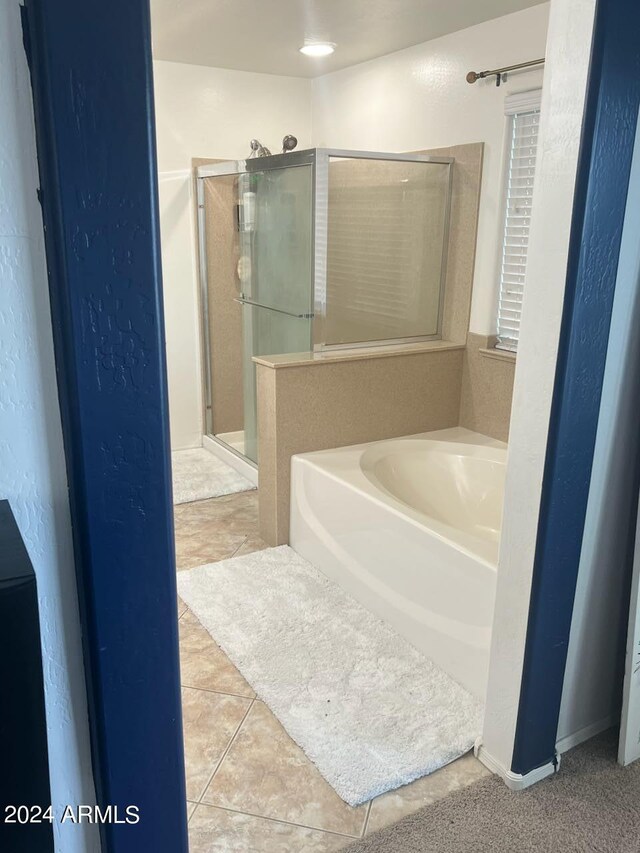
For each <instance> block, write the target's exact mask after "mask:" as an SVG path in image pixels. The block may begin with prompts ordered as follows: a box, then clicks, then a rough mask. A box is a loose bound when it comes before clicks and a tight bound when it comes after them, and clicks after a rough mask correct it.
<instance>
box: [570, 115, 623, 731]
mask: <svg viewBox="0 0 640 853" xmlns="http://www.w3.org/2000/svg"><path fill="white" fill-rule="evenodd" d="M639 128H640V125H639ZM638 233H640V132H637V133H636V145H635V152H634V160H633V171H632V174H631V179H630V181H629V197H628V199H627V211H626V217H625V225H624V232H623V237H622V245H621V249H620V262H619V266H618V277H617V281H616V292H615V298H614V304H613V312H612V316H611V330H610V332H609V345H608V348H607V363H606V368H605V375H604V384H603V388H602V400H601V402H600V417H599V421H598V433H597V438H596V447H595V451H594V458H593V471H592V474H591V485H590V487H589V502H588V505H587V516H586V520H585V532H584V539H583V542H582V553H581V557H580V569H579V574H578V585H577V588H576V598H575V605H574V613H573V619H572V622H571V636H570V639H569V650H568V655H567V671H566V676H565V681H564V688H563V693H562V705H561V708H560V720H559V725H558V739H559V740H560V741H562V740H563V739H566V738H570V739H571V738H573V737H574V736H575V734H576V733H579V732H585V733H589V732H590V731H593V730H594V729H596V730H598V729H603V728H607V727H608V726H609V725H613V724H614V723H616V722H617V717H618V713H619V705H618V702H619V699H620V693H619V688H620V678H621V674H622V673H621V670H620V668H619V665H620V660H619V654H620V636H621V629H622V631H623V632H624V631H625V630H626V627H627V623H626V618H625V617H626V614H625V606H626V605H628V595H629V591H628V586H627V570H628V560H629V543H630V531H632V530H635V527H636V520H637V519H636V516H635V515H633V516H632V515H631V514H630V512H629V508H630V507H631V506H632V505H633V498H634V488H635V470H636V464H635V463H636V459H635V448H636V445H637V441H638V426H639V425H640V276H639V273H640V248H639V247H638ZM625 594H626V595H625ZM625 598H626V600H625Z"/></svg>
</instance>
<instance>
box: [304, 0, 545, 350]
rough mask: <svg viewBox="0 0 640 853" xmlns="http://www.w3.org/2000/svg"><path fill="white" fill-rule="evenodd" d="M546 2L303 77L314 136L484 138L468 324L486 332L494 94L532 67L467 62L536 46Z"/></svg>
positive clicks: (387, 145) (495, 223)
mask: <svg viewBox="0 0 640 853" xmlns="http://www.w3.org/2000/svg"><path fill="white" fill-rule="evenodd" d="M548 14H549V6H548V4H546V3H545V4H542V5H539V6H534V7H532V8H530V9H526V10H525V11H522V12H517V13H514V14H512V15H506V16H504V17H502V18H497V19H495V20H492V21H487V22H486V23H484V24H479V25H477V26H475V27H470V28H468V29H466V30H461V31H459V32H456V33H452V34H450V35H447V36H443V37H442V38H439V39H434V40H433V41H429V42H425V43H424V44H420V45H416V46H415V47H411V48H408V49H407V50H401V51H398V52H397V53H392V54H389V55H388V56H383V57H381V58H379V59H374V60H371V61H370V62H365V63H363V64H361V65H356V66H353V67H351V68H347V69H344V70H343V71H337V72H334V73H333V74H327V75H325V76H323V77H319V78H316V79H315V80H314V81H313V141H314V145H319V146H324V145H326V146H331V147H338V148H355V149H365V150H372V149H373V150H380V151H412V150H419V149H422V148H439V147H442V146H446V145H457V144H461V143H465V142H485V143H486V145H485V152H484V158H485V159H484V173H483V182H482V195H481V199H480V217H479V222H478V247H477V255H476V267H475V278H474V290H473V303H472V312H471V331H473V332H479V333H481V334H493V333H495V316H496V305H497V301H496V300H497V284H498V247H499V242H500V230H501V225H500V219H501V206H500V198H501V191H502V159H503V151H504V135H505V134H504V132H505V118H504V100H505V97H506V96H507V95H509V94H511V93H513V92H521V91H526V90H528V89H534V88H539V87H540V85H541V83H542V72H541V71H540V70H534V71H528V72H527V73H525V74H515V73H514V74H511V75H510V76H509V80H508V82H507V83H506V84H504V85H502V86H500V88H497V87H496V84H495V79H490V80H484V81H478V82H477V83H474V84H473V85H469V84H468V83H467V82H466V80H465V77H466V74H467V72H468V71H472V70H473V71H481V70H483V69H486V68H498V67H501V66H504V65H508V64H511V63H516V62H523V61H525V60H528V59H538V58H540V57H542V56H544V50H545V39H546V30H547V20H548Z"/></svg>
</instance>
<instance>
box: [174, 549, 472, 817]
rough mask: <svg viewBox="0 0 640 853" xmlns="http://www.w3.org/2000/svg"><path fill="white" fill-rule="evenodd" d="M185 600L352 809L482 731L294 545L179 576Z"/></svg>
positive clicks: (440, 676)
mask: <svg viewBox="0 0 640 853" xmlns="http://www.w3.org/2000/svg"><path fill="white" fill-rule="evenodd" d="M178 591H179V594H180V596H181V598H182V599H183V601H185V603H186V604H188V606H189V607H190V608H191V610H192V611H193V612H194V613H195V615H196V617H197V618H198V619H199V620H200V622H201V623H202V624H203V625H204V627H205V628H206V629H207V630H208V631H209V633H210V634H211V636H212V637H213V638H214V640H215V641H216V642H217V643H218V644H219V645H220V646H221V647H222V649H223V650H224V651H225V652H226V653H227V655H228V656H229V658H230V659H231V660H232V661H233V663H234V664H235V665H236V666H237V667H238V669H239V670H240V672H241V673H242V674H243V675H244V677H245V678H246V679H247V681H248V682H249V683H250V684H251V686H252V687H253V689H254V690H255V691H256V693H257V694H258V696H259V697H260V698H261V699H262V700H263V701H264V702H266V704H267V705H268V706H269V707H270V708H271V710H272V711H273V712H274V713H275V715H276V717H277V718H278V719H279V720H280V722H281V723H282V725H283V726H284V728H285V729H286V731H287V732H288V733H289V735H290V736H291V737H292V738H293V740H294V741H296V743H297V744H298V745H299V746H300V747H302V749H303V750H304V751H305V753H306V754H307V755H308V757H309V758H310V759H311V761H313V763H314V764H315V765H316V767H317V768H318V770H319V771H320V773H321V774H322V775H323V776H324V778H325V779H326V780H327V781H328V782H329V784H330V785H332V786H333V788H334V789H335V790H336V791H337V793H338V794H339V795H340V796H341V797H342V798H343V799H344V800H345V801H346V802H347V803H349V804H350V805H353V806H355V805H359V804H360V803H363V802H366V801H367V800H370V799H371V798H372V797H375V796H377V795H378V794H382V793H384V792H385V791H388V790H391V789H393V788H397V787H399V786H400V785H404V784H406V783H408V782H411V781H412V780H413V779H417V778H418V777H420V776H425V775H426V774H428V773H431V772H433V771H434V770H437V769H438V768H439V767H442V766H443V765H445V764H448V763H449V762H450V761H453V760H454V759H456V758H458V757H459V756H461V755H463V754H464V753H465V752H467V751H468V750H469V749H470V748H471V746H472V745H473V742H474V740H475V738H476V736H477V735H478V734H479V732H480V730H481V719H482V707H481V705H480V703H478V702H477V700H476V699H475V698H474V697H472V696H471V695H470V694H469V693H467V691H466V690H464V689H463V688H462V687H461V686H460V685H459V684H457V683H456V682H455V681H453V680H452V679H451V678H450V677H449V676H448V675H447V674H446V673H444V672H442V670H440V669H438V668H437V667H436V666H435V665H434V664H433V663H432V662H431V661H430V660H429V659H428V658H426V657H424V655H422V653H421V652H419V651H417V649H415V648H414V647H413V646H411V645H410V644H409V643H407V642H406V640H404V639H403V638H402V637H400V636H398V635H397V634H396V633H395V632H394V631H393V630H392V629H391V628H389V627H388V626H387V625H386V624H385V623H384V622H382V621H381V620H379V619H378V618H377V617H375V616H374V615H373V614H372V613H370V612H369V611H368V610H366V609H365V608H364V607H362V606H361V605H360V604H359V603H358V602H356V601H355V600H354V599H353V598H351V597H350V596H348V595H347V594H346V593H345V592H343V591H342V589H340V587H338V586H337V585H336V584H334V583H333V582H332V581H330V580H328V578H326V577H325V576H324V575H322V574H321V573H320V572H318V571H317V570H316V569H315V568H314V567H313V566H312V565H311V564H310V563H308V562H307V561H306V560H303V559H302V557H300V556H299V555H298V554H297V553H296V552H295V551H293V549H291V548H289V547H288V546H287V545H283V546H280V547H278V548H268V549H267V550H265V551H259V552H257V553H254V554H248V555H247V556H244V557H236V558H233V559H230V560H223V561H222V562H219V563H212V564H210V565H207V566H198V567H197V568H195V569H191V570H190V571H184V572H180V573H179V574H178Z"/></svg>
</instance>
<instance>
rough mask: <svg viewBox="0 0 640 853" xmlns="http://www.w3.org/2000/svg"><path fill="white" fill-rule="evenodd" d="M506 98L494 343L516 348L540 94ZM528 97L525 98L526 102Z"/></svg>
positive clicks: (527, 241) (527, 246) (507, 347)
mask: <svg viewBox="0 0 640 853" xmlns="http://www.w3.org/2000/svg"><path fill="white" fill-rule="evenodd" d="M517 97H518V101H517V102H516V104H515V105H514V104H513V103H512V104H509V100H507V114H508V115H509V121H510V136H509V156H508V165H507V175H506V181H505V196H504V211H505V212H504V231H503V237H502V255H501V263H500V297H499V301H498V340H497V343H496V347H498V348H499V349H506V350H511V351H513V352H515V351H516V350H517V349H518V339H519V337H520V316H521V312H522V295H523V292H524V279H525V271H526V267H527V251H528V249H529V226H530V223H531V205H532V201H533V181H534V176H535V169H536V154H537V150H538V126H539V120H540V96H539V93H532V97H531V98H529V99H523V98H522V96H517ZM527 101H528V102H527Z"/></svg>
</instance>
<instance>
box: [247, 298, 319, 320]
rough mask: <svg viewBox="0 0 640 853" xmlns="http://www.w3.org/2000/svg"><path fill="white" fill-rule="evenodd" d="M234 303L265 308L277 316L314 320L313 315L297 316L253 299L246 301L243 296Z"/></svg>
mask: <svg viewBox="0 0 640 853" xmlns="http://www.w3.org/2000/svg"><path fill="white" fill-rule="evenodd" d="M233 301H234V302H239V303H240V305H251V306H252V307H253V308H264V309H265V310H266V311H275V312H276V313H277V314H284V315H285V316H287V317H295V319H296V320H312V319H313V316H314V315H313V313H311V314H295V313H294V312H292V311H285V310H284V309H283V308H274V307H273V306H272V305H261V304H260V302H253V301H252V300H251V299H244V298H243V297H241V296H234V297H233Z"/></svg>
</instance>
